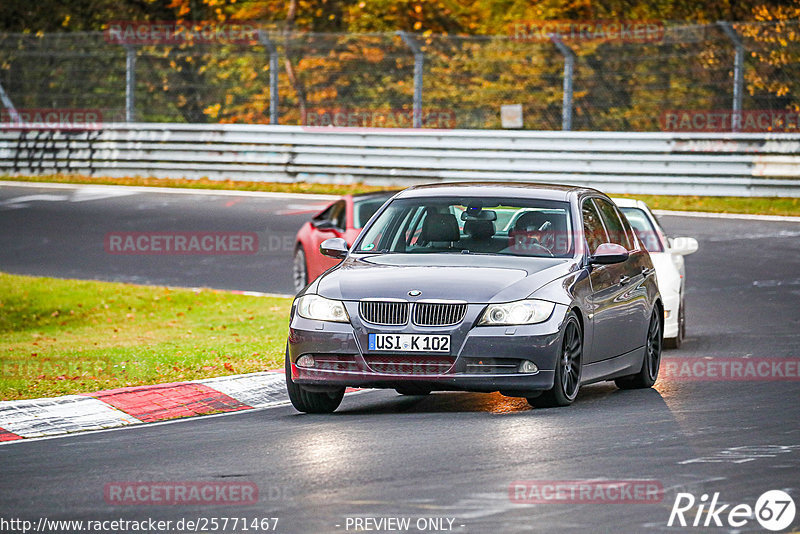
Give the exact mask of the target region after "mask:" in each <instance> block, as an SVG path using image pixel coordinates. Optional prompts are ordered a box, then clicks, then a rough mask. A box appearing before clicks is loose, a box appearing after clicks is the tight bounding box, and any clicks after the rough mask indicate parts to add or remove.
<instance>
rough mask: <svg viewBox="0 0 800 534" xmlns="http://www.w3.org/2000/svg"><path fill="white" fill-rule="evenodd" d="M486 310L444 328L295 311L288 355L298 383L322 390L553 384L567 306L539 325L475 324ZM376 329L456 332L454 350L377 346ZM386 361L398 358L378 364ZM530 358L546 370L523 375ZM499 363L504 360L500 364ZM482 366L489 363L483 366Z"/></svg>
mask: <svg viewBox="0 0 800 534" xmlns="http://www.w3.org/2000/svg"><path fill="white" fill-rule="evenodd" d="M473 307H474V309H473ZM482 309H483V306H480V305H470V311H469V312H468V313H467V316H466V317H465V319H464V321H462V323H461V324H459V325H456V326H454V327H443V328H441V327H414V326H413V325H406V326H403V327H380V326H374V325H366V324H364V323H361V322H360V321H359V319H358V317H357V312H356V310H355V309H353V310H352V311H351V310H350V309H348V312H350V317H351V322H352V324H350V323H333V322H323V321H312V320H308V319H304V318H302V317H299V316H298V315H297V314H294V315H293V317H292V321H291V324H290V330H289V342H288V354H287V357H288V358H289V359H290V363H291V373H292V380H293V381H294V382H296V383H298V384H301V385H304V386H307V387H311V388H319V389H324V388H327V387H341V386H350V387H369V388H397V387H421V388H426V389H431V390H451V391H479V392H492V391H500V392H503V393H507V394H510V395H514V394H524V393H526V392H528V393H529V392H535V391H542V390H547V389H550V388H552V387H553V379H554V374H555V373H554V369H555V365H556V361H557V359H558V355H559V353H560V348H561V325H562V322H563V320H564V318H565V316H566V307H564V306H556V308H555V310H554V311H553V314H552V316H551V317H550V319H548V320H547V321H545V322H543V323H539V324H535V325H522V326H511V327H506V326H491V327H489V326H481V327H475V326H473V325H474V324H475V322H476V321H477V317H478V316H479V315H480V313H481V312H482ZM352 312H356V315H354V313H352ZM373 332H377V333H428V334H449V335H450V336H451V346H452V350H451V354H449V355H446V356H443V355H440V354H424V353H391V354H387V353H386V352H375V351H369V350H368V349H367V347H368V343H367V341H366V340H367V336H368V334H369V333H373ZM304 355H311V356H313V357H315V359H316V360H318V361H323V362H324V361H327V362H331V361H333V360H335V362H334V363H329V364H327V365H322V367H319V366H318V367H319V368H309V367H300V366H298V365H297V364H296V362H297V360H298V358H300V357H301V356H304ZM386 360H391V361H392V362H394V363H393V364H388V365H387V364H386V363H379V364H378V365H376V363H375V362H376V361H380V362H385V361H386ZM524 360H528V361H531V362H533V363H534V364H535V365H536V367H537V368H538V372H536V373H522V372H518V369H517V364H519V363H521V362H522V361H524ZM430 362H436V363H435V364H434V363H430ZM443 362H446V364H445V363H443ZM496 362H497V363H498V365H496V366H495V365H492V364H494V363H496ZM478 363H480V364H484V365H483V366H482V367H481V366H478V365H477V364H478ZM499 363H502V364H503V365H502V366H501V365H499ZM500 367H503V370H502V372H493V369H495V368H500Z"/></svg>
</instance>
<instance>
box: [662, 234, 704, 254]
mask: <svg viewBox="0 0 800 534" xmlns="http://www.w3.org/2000/svg"><path fill="white" fill-rule="evenodd" d="M698 247H699V245H698V244H697V239H695V238H693V237H671V238H669V252H670V254H677V255H678V256H688V255H689V254H694V253H695V252H697V249H698Z"/></svg>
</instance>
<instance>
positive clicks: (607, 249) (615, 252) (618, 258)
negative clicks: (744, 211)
mask: <svg viewBox="0 0 800 534" xmlns="http://www.w3.org/2000/svg"><path fill="white" fill-rule="evenodd" d="M627 259H628V251H627V250H625V247H623V246H622V245H617V244H615V243H603V244H602V245H600V246H599V247H597V250H595V251H594V255H592V256H589V265H595V264H596V265H608V264H610V263H622V262H623V261H625V260H627Z"/></svg>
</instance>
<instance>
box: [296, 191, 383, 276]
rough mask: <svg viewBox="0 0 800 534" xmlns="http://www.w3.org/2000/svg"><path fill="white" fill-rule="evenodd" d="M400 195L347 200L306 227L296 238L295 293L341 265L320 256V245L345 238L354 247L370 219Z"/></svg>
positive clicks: (318, 216) (337, 202)
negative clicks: (333, 239) (393, 197)
mask: <svg viewBox="0 0 800 534" xmlns="http://www.w3.org/2000/svg"><path fill="white" fill-rule="evenodd" d="M396 192H397V191H380V192H377V193H364V194H360V195H346V196H343V197H342V198H340V199H339V200H337V201H335V202H333V203H331V204H330V205H328V206H327V207H326V208H325V209H323V210H322V211H321V212H319V213H318V214H316V215H314V217H313V218H312V219H311V220H310V221H309V222H307V223H305V224H304V225H303V226H302V227H301V228H300V230H298V232H297V237H296V238H295V247H294V264H293V266H292V279H293V281H294V289H295V291H300V290H301V289H303V288H304V287H306V285H308V283H309V282H313V281H314V279H316V278H317V277H318V276H319V275H321V274H322V273H324V272H325V271H327V270H328V269H330V268H331V267H333V266H335V265H337V264H338V263H339V262H340V261H341V260H335V259H333V258H329V257H327V256H323V255H322V254H320V253H319V245H320V243H322V242H323V241H325V240H326V239H329V238H331V237H342V238H344V239H345V241H347V244H348V245H352V244H353V240H354V239H355V238H356V236H358V234H359V233H361V229H362V228H363V227H364V225H365V224H367V221H368V220H369V218H370V217H372V215H373V214H374V213H375V212H376V211H378V208H380V207H381V206H383V203H384V202H386V201H387V200H389V199H390V198H391V197H392V196H393V195H394V194H395V193H396Z"/></svg>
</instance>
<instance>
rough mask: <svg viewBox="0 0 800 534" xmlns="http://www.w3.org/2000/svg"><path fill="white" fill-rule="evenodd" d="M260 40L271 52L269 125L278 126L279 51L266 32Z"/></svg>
mask: <svg viewBox="0 0 800 534" xmlns="http://www.w3.org/2000/svg"><path fill="white" fill-rule="evenodd" d="M258 38H259V40H260V41H261V44H263V45H264V46H265V47H266V48H267V51H268V52H269V123H270V124H278V49H277V48H276V47H275V43H273V42H272V40H271V39H270V38H269V35H268V34H267V32H266V31H264V30H258Z"/></svg>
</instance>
